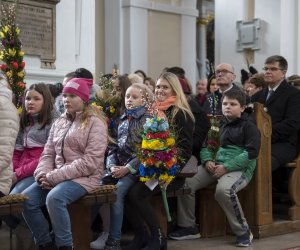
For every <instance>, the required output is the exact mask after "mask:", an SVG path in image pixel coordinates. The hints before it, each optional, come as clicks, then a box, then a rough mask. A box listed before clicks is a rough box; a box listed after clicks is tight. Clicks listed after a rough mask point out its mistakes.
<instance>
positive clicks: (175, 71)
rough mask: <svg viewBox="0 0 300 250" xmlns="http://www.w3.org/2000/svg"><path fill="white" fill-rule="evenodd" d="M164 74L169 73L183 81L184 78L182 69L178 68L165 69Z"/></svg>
mask: <svg viewBox="0 0 300 250" xmlns="http://www.w3.org/2000/svg"><path fill="white" fill-rule="evenodd" d="M166 72H171V73H173V74H175V75H177V76H178V77H180V78H182V79H184V78H185V71H184V69H183V68H180V67H177V66H175V67H171V68H167V69H166Z"/></svg>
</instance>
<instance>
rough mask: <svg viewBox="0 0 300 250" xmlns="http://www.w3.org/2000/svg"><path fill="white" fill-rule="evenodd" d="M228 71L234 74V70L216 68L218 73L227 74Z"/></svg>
mask: <svg viewBox="0 0 300 250" xmlns="http://www.w3.org/2000/svg"><path fill="white" fill-rule="evenodd" d="M228 73H230V74H234V73H233V72H232V71H229V70H227V69H218V70H216V75H218V74H222V75H225V74H228Z"/></svg>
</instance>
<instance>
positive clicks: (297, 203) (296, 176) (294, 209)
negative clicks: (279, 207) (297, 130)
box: [286, 135, 300, 221]
mask: <svg viewBox="0 0 300 250" xmlns="http://www.w3.org/2000/svg"><path fill="white" fill-rule="evenodd" d="M286 167H288V168H290V176H289V186H288V192H289V197H290V199H291V201H292V206H291V207H290V208H289V211H288V216H289V219H290V220H292V221H296V220H300V135H299V142H298V156H297V158H296V159H295V160H294V161H293V162H291V163H288V164H286Z"/></svg>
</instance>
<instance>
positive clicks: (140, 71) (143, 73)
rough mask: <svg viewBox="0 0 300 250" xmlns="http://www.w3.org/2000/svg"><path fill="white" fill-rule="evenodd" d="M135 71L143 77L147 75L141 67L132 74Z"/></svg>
mask: <svg viewBox="0 0 300 250" xmlns="http://www.w3.org/2000/svg"><path fill="white" fill-rule="evenodd" d="M137 73H141V74H142V75H143V76H144V79H145V78H146V77H147V75H146V73H145V72H144V71H143V70H141V69H138V70H136V71H134V74H137Z"/></svg>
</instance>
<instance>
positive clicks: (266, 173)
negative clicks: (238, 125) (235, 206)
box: [249, 103, 273, 226]
mask: <svg viewBox="0 0 300 250" xmlns="http://www.w3.org/2000/svg"><path fill="white" fill-rule="evenodd" d="M254 109H255V118H256V124H257V127H258V129H259V131H260V133H261V148H260V152H259V157H258V159H257V166H256V171H255V175H254V193H255V195H254V201H253V202H254V204H255V213H254V216H255V221H254V225H259V226H260V225H267V224H271V223H272V221H273V217H272V212H273V211H272V174H271V134H272V122H271V118H270V116H269V115H268V114H267V113H266V112H265V111H264V109H263V105H262V104H259V103H255V106H254ZM249 202H250V201H249ZM250 226H252V225H250Z"/></svg>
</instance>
